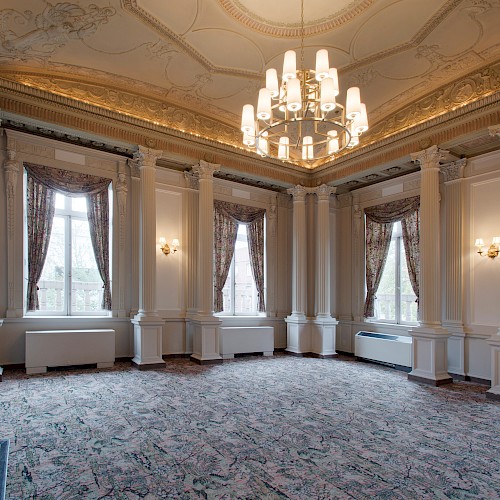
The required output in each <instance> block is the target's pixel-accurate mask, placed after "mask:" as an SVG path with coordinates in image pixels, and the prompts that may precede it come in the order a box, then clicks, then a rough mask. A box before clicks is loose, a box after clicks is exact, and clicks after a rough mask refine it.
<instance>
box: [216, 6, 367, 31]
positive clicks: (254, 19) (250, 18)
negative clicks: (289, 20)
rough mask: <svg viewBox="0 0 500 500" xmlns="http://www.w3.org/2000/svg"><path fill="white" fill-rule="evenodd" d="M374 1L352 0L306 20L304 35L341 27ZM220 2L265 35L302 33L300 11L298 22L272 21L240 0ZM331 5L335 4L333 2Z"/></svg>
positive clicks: (225, 8) (238, 19) (251, 27)
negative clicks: (328, 13)
mask: <svg viewBox="0 0 500 500" xmlns="http://www.w3.org/2000/svg"><path fill="white" fill-rule="evenodd" d="M373 3H374V0H356V1H352V2H350V3H349V5H347V7H345V8H343V9H341V10H340V11H335V12H333V13H332V14H331V15H329V16H326V17H322V18H319V19H314V20H312V21H309V22H306V23H305V24H304V35H305V36H306V37H308V36H314V35H320V34H321V33H324V32H325V31H329V30H332V29H335V28H339V27H340V26H342V25H344V24H346V23H348V22H350V21H352V20H353V19H354V18H355V17H357V16H359V15H360V14H362V13H363V12H364V11H365V10H366V9H367V8H368V7H370V6H371V5H372V4H373ZM219 4H220V6H221V7H222V8H223V9H224V10H225V11H226V12H227V13H228V14H229V15H230V16H231V17H233V18H234V19H236V21H238V22H240V23H241V24H243V25H244V26H246V27H247V28H250V29H252V30H254V31H258V32H259V33H262V34H264V35H269V36H275V37H280V38H300V36H301V35H302V30H301V25H300V13H299V11H298V12H297V22H296V23H293V24H285V23H283V22H280V23H278V22H272V21H271V20H270V19H265V18H264V17H263V16H259V15H258V14H257V13H255V12H253V11H251V10H250V9H248V8H246V7H245V6H244V5H243V4H242V3H241V2H239V1H238V0H219ZM330 5H333V3H331V4H330Z"/></svg>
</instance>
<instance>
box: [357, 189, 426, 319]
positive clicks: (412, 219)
mask: <svg viewBox="0 0 500 500" xmlns="http://www.w3.org/2000/svg"><path fill="white" fill-rule="evenodd" d="M419 214H420V197H419V196H414V197H412V198H405V199H402V200H396V201H392V202H390V203H384V204H381V205H375V206H373V207H368V208H366V209H365V215H366V288H367V292H366V301H365V312H364V316H365V318H369V317H373V315H374V307H375V294H376V293H377V289H378V286H379V284H380V279H381V277H382V272H383V270H384V266H385V261H386V259H387V253H388V252H389V245H390V243H391V236H392V224H393V223H394V222H398V221H401V225H402V228H403V243H404V246H405V254H406V262H407V264H408V273H409V275H410V281H411V284H412V288H413V291H414V292H415V295H416V296H417V302H418V298H419V285H418V280H419V275H420V251H419V243H420V237H419V229H420V216H419ZM388 227H390V231H389V230H388V229H387V228H388ZM387 234H388V235H389V236H388V239H387Z"/></svg>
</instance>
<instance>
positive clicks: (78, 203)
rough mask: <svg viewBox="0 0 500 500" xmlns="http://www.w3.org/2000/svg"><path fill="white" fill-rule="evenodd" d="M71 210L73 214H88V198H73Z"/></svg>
mask: <svg viewBox="0 0 500 500" xmlns="http://www.w3.org/2000/svg"><path fill="white" fill-rule="evenodd" d="M71 210H73V212H83V213H85V214H86V213H87V198H86V197H85V196H82V197H78V198H71Z"/></svg>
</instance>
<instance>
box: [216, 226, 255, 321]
mask: <svg viewBox="0 0 500 500" xmlns="http://www.w3.org/2000/svg"><path fill="white" fill-rule="evenodd" d="M222 293H223V300H224V307H223V310H222V314H232V315H237V314H242V315H255V314H257V311H258V301H257V286H256V284H255V280H254V279H253V276H252V271H251V265H250V253H249V249H248V239H247V226H246V225H245V224H239V225H238V233H237V236H236V244H235V248H234V254H233V259H232V261H231V267H230V268H229V273H228V275H227V279H226V283H225V285H224V288H223V289H222Z"/></svg>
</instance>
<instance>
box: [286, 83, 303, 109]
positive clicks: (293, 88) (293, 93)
mask: <svg viewBox="0 0 500 500" xmlns="http://www.w3.org/2000/svg"><path fill="white" fill-rule="evenodd" d="M286 107H287V109H288V110H290V111H298V110H299V109H300V108H301V107H302V96H301V93H300V80H299V79H298V78H291V79H290V80H288V82H287V84H286Z"/></svg>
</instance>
